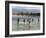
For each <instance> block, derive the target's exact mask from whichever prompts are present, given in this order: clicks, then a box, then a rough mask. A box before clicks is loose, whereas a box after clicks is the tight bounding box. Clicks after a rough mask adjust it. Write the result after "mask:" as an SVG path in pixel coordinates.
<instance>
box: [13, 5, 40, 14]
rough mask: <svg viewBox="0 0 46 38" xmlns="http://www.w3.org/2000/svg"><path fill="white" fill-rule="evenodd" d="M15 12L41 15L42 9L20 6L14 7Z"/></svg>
mask: <svg viewBox="0 0 46 38" xmlns="http://www.w3.org/2000/svg"><path fill="white" fill-rule="evenodd" d="M12 11H13V12H18V13H19V12H28V13H31V12H32V13H40V7H20V6H13V7H12Z"/></svg>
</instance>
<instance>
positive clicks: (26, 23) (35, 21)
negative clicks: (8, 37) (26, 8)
mask: <svg viewBox="0 0 46 38" xmlns="http://www.w3.org/2000/svg"><path fill="white" fill-rule="evenodd" d="M39 29H40V16H30V17H14V16H13V18H12V30H13V31H20V30H39Z"/></svg>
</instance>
